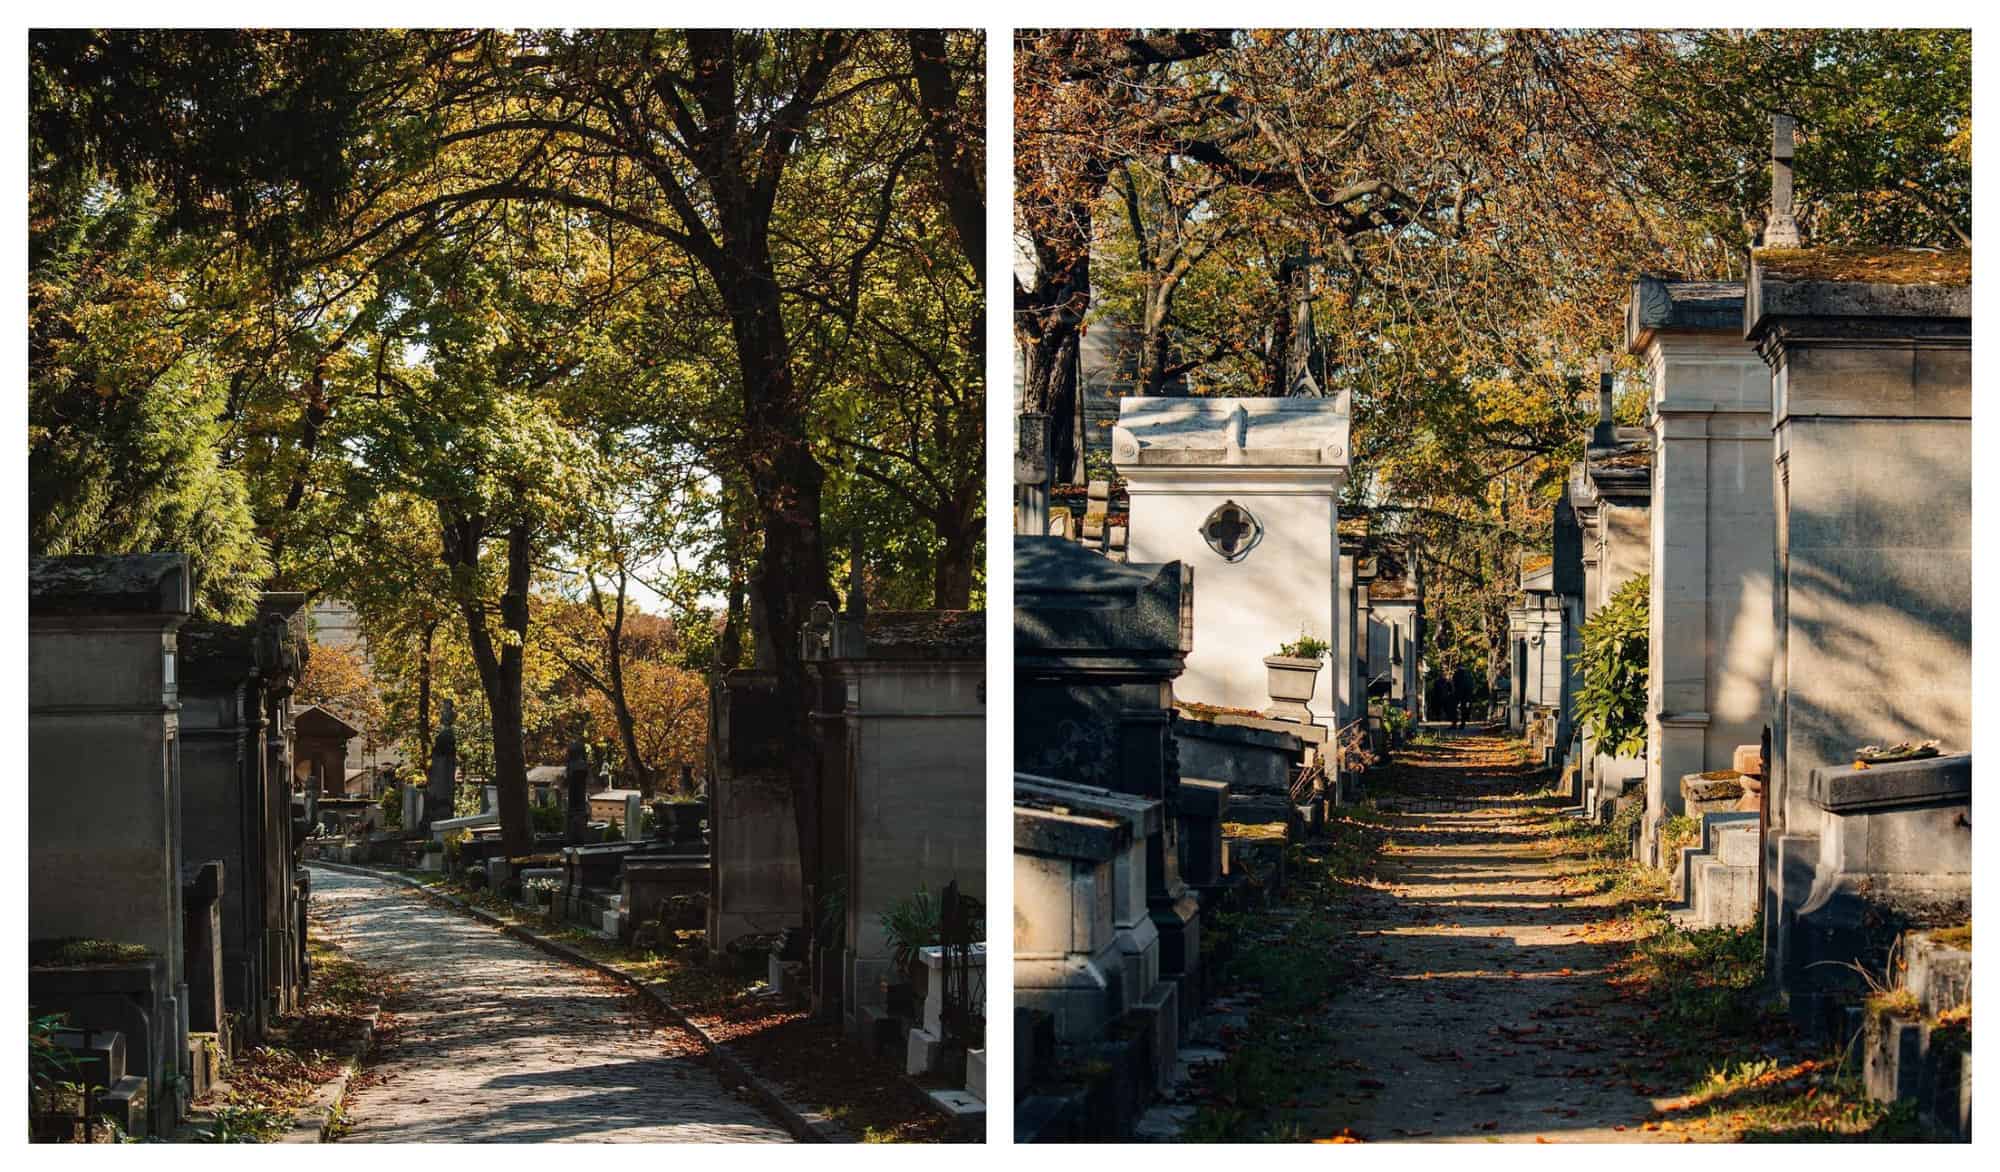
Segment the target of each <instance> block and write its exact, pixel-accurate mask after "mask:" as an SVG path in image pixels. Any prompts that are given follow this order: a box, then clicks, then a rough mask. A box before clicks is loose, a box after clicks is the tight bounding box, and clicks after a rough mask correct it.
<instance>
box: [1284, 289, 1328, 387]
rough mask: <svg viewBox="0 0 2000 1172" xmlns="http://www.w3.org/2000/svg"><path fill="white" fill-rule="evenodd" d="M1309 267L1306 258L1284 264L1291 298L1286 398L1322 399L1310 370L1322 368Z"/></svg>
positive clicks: (1316, 376)
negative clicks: (1314, 325) (1287, 396)
mask: <svg viewBox="0 0 2000 1172" xmlns="http://www.w3.org/2000/svg"><path fill="white" fill-rule="evenodd" d="M1312 263H1313V260H1312V258H1311V257H1309V256H1297V257H1289V258H1287V259H1286V261H1285V274H1286V277H1287V284H1288V285H1289V287H1290V292H1291V298H1292V311H1291V312H1292V322H1291V338H1290V343H1291V345H1290V347H1289V349H1288V350H1287V351H1286V354H1285V394H1287V395H1291V396H1294V397H1299V398H1307V399H1323V398H1325V397H1326V388H1324V387H1322V386H1320V383H1319V376H1318V374H1317V373H1316V372H1315V371H1314V369H1313V368H1314V367H1316V366H1319V365H1321V363H1322V362H1323V359H1322V357H1321V355H1320V350H1319V334H1318V332H1317V331H1316V330H1315V329H1314V328H1313V312H1312V272H1311V269H1310V267H1309V266H1310V265H1311V264H1312Z"/></svg>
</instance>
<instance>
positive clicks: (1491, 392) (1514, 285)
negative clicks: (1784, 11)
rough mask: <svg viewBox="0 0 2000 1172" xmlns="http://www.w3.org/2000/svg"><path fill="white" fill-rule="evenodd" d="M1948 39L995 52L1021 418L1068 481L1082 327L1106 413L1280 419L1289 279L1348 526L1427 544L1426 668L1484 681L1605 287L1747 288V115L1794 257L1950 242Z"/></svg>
mask: <svg viewBox="0 0 2000 1172" xmlns="http://www.w3.org/2000/svg"><path fill="white" fill-rule="evenodd" d="M1970 40H1971V38H1970V35H1969V33H1966V32H1964V31H1962V30H1961V31H1952V30H1888V31H1884V30H1778V31H1771V32H1756V33H1748V32H1734V31H1727V30H1707V31H1692V32H1655V31H1645V30H1583V31H1561V30H1500V29H1456V30H1448V29H1447V30H1420V31H1412V30H1396V29H1367V30H1339V29H1320V30H1313V29H1307V30H1278V31H1271V30H1257V31H1231V30H1115V29H1114V30H1094V31H1077V30H1045V31H1032V30H1031V31H1024V32H1020V33H1017V35H1016V52H1015V116H1016V149H1015V171H1016V174H1015V182H1016V192H1017V201H1018V202H1017V208H1016V230H1017V233H1018V236H1019V240H1020V249H1019V254H1020V255H1021V256H1022V258H1023V261H1022V264H1021V267H1020V269H1019V270H1018V271H1017V273H1016V280H1015V286H1014V307H1015V335H1016V338H1015V340H1016V345H1017V347H1018V349H1019V350H1020V352H1021V354H1022V356H1023V357H1022V375H1023V379H1022V401H1023V406H1024V409H1027V410H1033V411H1043V412H1047V413H1048V414H1049V415H1050V417H1051V419H1052V421H1053V430H1054V433H1055V440H1056V442H1055V445H1054V447H1055V457H1056V460H1055V463H1056V468H1055V469H1054V471H1055V474H1056V476H1057V478H1058V479H1059V480H1060V481H1068V482H1078V481H1081V480H1082V479H1083V478H1084V477H1085V476H1086V475H1087V472H1086V469H1085V466H1084V462H1083V460H1082V459H1081V458H1080V453H1081V443H1082V441H1081V436H1082V431H1081V419H1080V414H1081V412H1080V409H1079V404H1078V392H1079V388H1078V374H1077V370H1076V365H1077V362H1078V355H1079V351H1078V347H1077V340H1078V336H1079V334H1080V333H1081V332H1084V331H1088V330H1090V329H1092V328H1101V327H1106V326H1112V325H1115V326H1117V327H1120V332H1121V335H1122V334H1123V333H1125V332H1127V331H1129V334H1130V336H1131V338H1132V344H1131V346H1130V347H1128V348H1127V351H1126V352H1124V353H1121V354H1119V355H1118V360H1119V361H1120V362H1121V363H1122V364H1123V365H1124V368H1125V369H1124V376H1125V377H1127V378H1129V379H1130V380H1131V382H1132V384H1133V386H1134V393H1138V394H1160V393H1189V394H1234V395H1273V394H1283V393H1285V391H1286V389H1287V388H1286V387H1285V386H1284V383H1283V379H1284V373H1285V358H1286V354H1287V352H1288V349H1289V347H1290V341H1291V340H1290V338H1289V336H1288V335H1289V330H1290V321H1291V308H1292V307H1291V304H1290V302H1291V299H1292V297H1293V296H1294V291H1295V289H1296V288H1297V287H1298V286H1297V284H1296V282H1298V281H1300V280H1304V281H1306V282H1308V288H1309V290H1310V299H1311V306H1312V312H1313V316H1314V319H1315V322H1316V335H1317V339H1318V341H1319V343H1320V345H1321V347H1322V348H1323V350H1324V364H1325V376H1324V377H1325V380H1326V381H1327V382H1330V383H1332V384H1335V385H1338V386H1342V387H1345V388H1348V389H1350V390H1351V391H1352V392H1353V403H1354V427H1353V450H1352V461H1353V472H1352V474H1351V477H1350V486H1349V491H1350V498H1349V500H1348V501H1347V502H1346V503H1347V504H1348V505H1349V506H1363V505H1366V506H1370V507H1372V508H1373V509H1374V510H1375V514H1376V518H1377V520H1376V524H1375V526H1374V531H1375V532H1377V533H1391V534H1402V535H1404V536H1406V537H1408V538H1410V539H1413V540H1415V541H1417V542H1418V543H1420V544H1421V545H1422V546H1423V547H1424V549H1425V550H1426V555H1425V556H1426V557H1427V558H1428V559H1429V561H1430V571H1431V572H1430V573H1429V574H1428V580H1429V581H1430V582H1431V583H1432V584H1433V585H1432V589H1431V591H1430V595H1431V599H1432V605H1433V610H1434V616H1435V617H1437V618H1439V619H1441V620H1442V621H1443V625H1444V628H1445V631H1444V634H1445V636H1446V637H1445V638H1444V640H1443V641H1442V642H1441V643H1440V644H1438V645H1437V646H1439V648H1440V650H1441V651H1444V652H1446V655H1447V657H1448V658H1451V659H1452V660H1453V662H1452V663H1447V664H1444V665H1443V666H1444V667H1446V668H1447V669H1449V668H1450V667H1453V666H1456V663H1457V662H1458V661H1459V660H1458V657H1459V656H1461V655H1464V656H1467V657H1470V658H1474V659H1481V660H1489V662H1487V666H1488V667H1489V668H1490V669H1492V670H1497V668H1498V665H1499V660H1498V658H1497V657H1492V656H1490V654H1489V653H1490V652H1492V651H1493V650H1494V649H1497V648H1498V647H1499V646H1500V644H1501V642H1502V641H1503V640H1504V638H1505V620H1504V613H1505V609H1506V599H1507V596H1508V594H1509V593H1510V592H1511V591H1512V589H1513V583H1512V581H1511V577H1512V575H1511V570H1512V567H1513V566H1514V565H1515V564H1516V563H1517V561H1518V557H1517V555H1518V553H1519V552H1520V551H1521V550H1523V549H1530V548H1544V547H1545V546H1546V544H1547V540H1548V536H1549V532H1550V525H1551V522H1552V509H1553V505H1554V502H1555V500H1556V499H1557V497H1558V496H1559V495H1560V492H1561V486H1562V481H1563V478H1564V476H1565V474H1566V472H1567V470H1568V468H1569V466H1570V464H1571V463H1572V462H1573V461H1574V460H1575V459H1577V458H1578V457H1579V456H1580V455H1581V454H1582V449H1583V442H1584V439H1585V437H1586V436H1587V434H1588V430H1589V428H1588V423H1589V421H1590V419H1591V418H1592V416H1593V415H1594V409H1595V396H1594V394H1593V392H1594V391H1595V389H1596V381H1597V360H1598V358H1599V356H1600V355H1604V354H1607V353H1614V352H1616V353H1619V354H1620V355H1621V357H1620V370H1621V371H1622V372H1623V373H1624V375H1625V376H1627V377H1631V376H1636V375H1637V374H1638V373H1639V372H1638V370H1637V366H1636V362H1635V361H1634V360H1632V359H1628V358H1623V357H1622V349H1623V346H1622V342H1623V314H1624V308H1625V302H1626V300H1627V298H1628V297H1629V293H1630V287H1631V282H1632V281H1633V280H1634V279H1635V278H1636V277H1637V276H1639V275H1641V274H1656V273H1668V274H1682V275H1685V276H1688V277H1696V278H1710V279H1728V278H1732V277H1740V276H1741V275H1742V274H1743V273H1744V271H1745V268H1746V264H1747V259H1748V250H1749V247H1750V245H1751V243H1752V239H1753V236H1754V234H1755V233H1756V232H1757V231H1759V230H1761V227H1762V222H1763V208H1764V206H1765V204H1766V202H1767V201H1768V198H1769V190H1770V171H1769V156H1770V150H1771V116H1772V115H1773V114H1776V113H1786V114H1791V115H1793V116H1794V117H1796V118H1797V119H1798V121H1799V125H1800V128H1801V135H1802V142H1801V145H1800V147H1799V151H1798V158H1799V168H1798V171H1799V177H1798V196H1799V200H1800V211H1799V218H1800V221H1801V224H1802V225H1803V226H1804V228H1805V230H1806V231H1807V233H1808V235H1809V237H1810V238H1811V239H1813V240H1815V241H1817V242H1821V243H1830V244H1831V243H1873V244H1886V245H1906V246H1962V245H1963V244H1965V243H1969V240H1970V230H1971V227H1970V226H1971V216H1970V208H1971V204H1970V190H1971V172H1970V167H1969V160H1970V151H1971V109H1970V72H1969V71H1970ZM1301 273H1302V274H1303V276H1301V275H1300V274H1301ZM1639 398H1640V396H1638V395H1637V393H1636V388H1635V389H1634V390H1633V391H1631V392H1628V393H1627V394H1626V395H1625V396H1624V397H1623V399H1624V402H1623V404H1622V406H1621V410H1623V411H1624V412H1626V414H1627V416H1628V419H1627V421H1628V422H1629V421H1636V416H1634V415H1632V412H1634V411H1635V410H1636V409H1637V407H1638V402H1637V401H1638V399H1639ZM1460 636H1464V639H1463V641H1462V642H1461V640H1460Z"/></svg>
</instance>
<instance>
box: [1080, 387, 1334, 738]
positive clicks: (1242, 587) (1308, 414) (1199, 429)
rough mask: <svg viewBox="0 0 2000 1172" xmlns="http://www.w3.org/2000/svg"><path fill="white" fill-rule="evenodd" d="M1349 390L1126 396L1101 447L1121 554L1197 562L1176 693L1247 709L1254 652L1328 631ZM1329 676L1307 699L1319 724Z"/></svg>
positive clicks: (1258, 664) (1256, 673)
mask: <svg viewBox="0 0 2000 1172" xmlns="http://www.w3.org/2000/svg"><path fill="white" fill-rule="evenodd" d="M1348 413H1349V396H1348V394H1347V392H1345V391H1339V392H1333V393H1331V394H1329V395H1328V397H1324V398H1315V397H1297V398H1128V399H1125V400H1123V401H1122V402H1121V403H1120V405H1119V416H1118V426H1117V428H1116V430H1115V431H1114V432H1113V433H1112V446H1111V458H1112V461H1113V463H1114V464H1115V465H1116V466H1117V468H1118V474H1119V475H1120V476H1121V477H1122V478H1123V479H1124V481H1125V486H1126V489H1127V491H1128V493H1129V495H1130V500H1131V516H1130V521H1129V527H1128V533H1127V535H1126V556H1127V559H1128V560H1129V561H1130V562H1132V563H1134V564H1164V563H1172V562H1182V563H1185V564H1187V565H1188V566H1191V567H1195V568H1197V569H1199V570H1200V571H1201V573H1202V575H1203V576H1202V583H1203V585H1202V590H1201V593H1200V595H1199V596H1198V598H1197V600H1196V602H1195V609H1194V616H1193V617H1194V631H1195V634H1196V638H1195V641H1194V646H1193V649H1192V650H1191V651H1190V653H1189V654H1188V657H1187V665H1186V672H1185V674H1184V675H1183V676H1182V677H1181V682H1180V686H1179V687H1180V691H1181V693H1182V695H1183V696H1184V697H1185V698H1186V699H1189V700H1196V701H1200V702H1202V703H1205V704H1215V705H1220V706H1223V707H1229V708H1247V709H1251V710H1253V711H1260V710H1262V709H1264V708H1265V707H1267V706H1268V705H1269V703H1270V697H1269V693H1268V690H1267V687H1266V685H1267V682H1268V681H1267V677H1266V672H1265V669H1264V664H1263V657H1264V656H1266V655H1275V654H1277V652H1278V648H1279V646H1280V645H1282V644H1285V643H1289V642H1292V641H1293V640H1296V639H1297V638H1298V637H1299V636H1300V635H1301V634H1302V633H1303V634H1307V635H1311V636H1314V637H1315V638H1319V639H1323V640H1326V641H1328V642H1329V643H1333V642H1337V632H1338V628H1339V624H1340V618H1341V605H1340V598H1339V595H1340V590H1341V583H1340V566H1339V557H1340V554H1339V547H1338V540H1339V539H1338V535H1337V526H1338V508H1337V498H1338V496H1339V493H1340V490H1341V487H1342V486H1343V485H1344V484H1345V483H1346V480H1347V467H1348V451H1347V443H1348ZM1338 704H1339V686H1338V684H1337V683H1336V682H1335V681H1334V680H1333V679H1332V678H1331V677H1330V675H1329V674H1328V673H1322V678H1321V679H1320V681H1319V683H1318V685H1317V687H1316V689H1315V691H1314V694H1313V700H1312V702H1311V705H1310V708H1311V711H1312V713H1313V714H1314V716H1315V717H1316V718H1317V719H1318V720H1319V721H1321V722H1324V723H1329V724H1331V723H1332V722H1333V720H1334V714H1335V710H1336V708H1337V706H1338Z"/></svg>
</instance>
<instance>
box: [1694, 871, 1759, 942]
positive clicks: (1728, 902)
mask: <svg viewBox="0 0 2000 1172" xmlns="http://www.w3.org/2000/svg"><path fill="white" fill-rule="evenodd" d="M1689 906H1690V907H1692V908H1693V909H1694V911H1695V914H1696V916H1697V917H1699V919H1700V921H1701V924H1702V926H1703V927H1707V928H1721V927H1732V928H1734V927H1741V926H1743V925H1745V924H1748V923H1750V922H1751V921H1752V920H1754V919H1756V918H1757V868H1756V867H1755V866H1750V867H1735V866H1731V865H1729V864H1728V863H1725V862H1723V861H1721V860H1720V859H1708V860H1705V861H1703V862H1702V863H1700V864H1699V865H1698V866H1697V867H1696V868H1695V872H1694V891H1693V898H1692V899H1691V900H1690V901H1689Z"/></svg>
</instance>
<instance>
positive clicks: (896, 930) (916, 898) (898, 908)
mask: <svg viewBox="0 0 2000 1172" xmlns="http://www.w3.org/2000/svg"><path fill="white" fill-rule="evenodd" d="M881 922H882V933H883V935H884V936H886V937H887V938H888V939H887V940H886V941H885V943H887V944H888V946H889V955H890V956H891V958H892V959H894V960H895V962H896V971H897V972H899V973H907V972H909V971H910V966H911V965H913V964H915V963H916V959H917V950H918V949H921V948H929V947H930V946H932V945H934V944H936V943H937V942H938V928H939V926H940V924H941V922H942V916H941V915H940V908H939V905H938V900H937V897H936V896H934V895H932V894H931V893H930V891H929V889H927V888H924V887H919V888H917V889H916V891H914V892H912V893H911V894H910V895H908V896H906V897H905V898H903V899H899V900H897V901H896V902H895V903H893V904H890V905H889V910H888V911H886V912H883V913H882V915H881Z"/></svg>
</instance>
